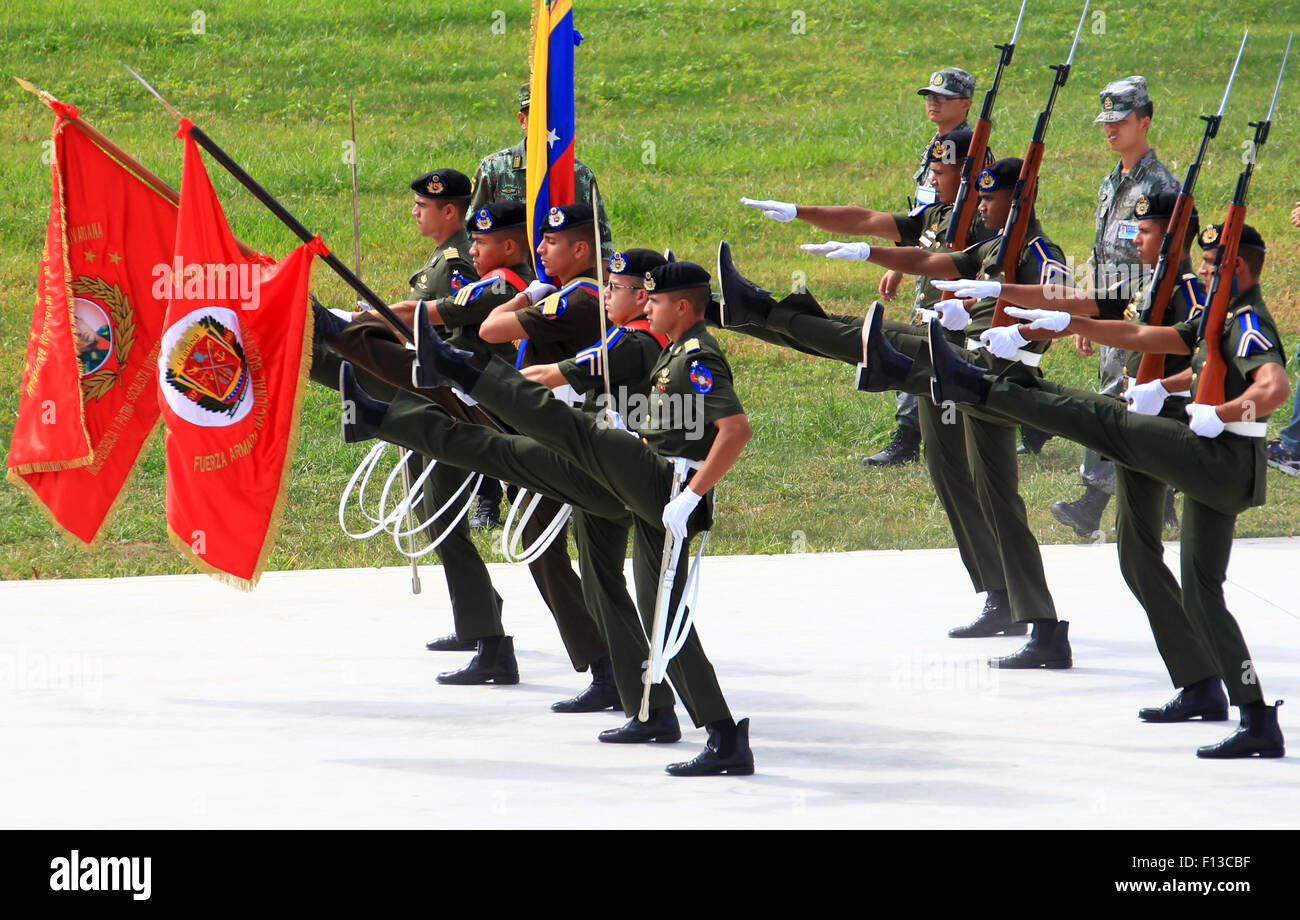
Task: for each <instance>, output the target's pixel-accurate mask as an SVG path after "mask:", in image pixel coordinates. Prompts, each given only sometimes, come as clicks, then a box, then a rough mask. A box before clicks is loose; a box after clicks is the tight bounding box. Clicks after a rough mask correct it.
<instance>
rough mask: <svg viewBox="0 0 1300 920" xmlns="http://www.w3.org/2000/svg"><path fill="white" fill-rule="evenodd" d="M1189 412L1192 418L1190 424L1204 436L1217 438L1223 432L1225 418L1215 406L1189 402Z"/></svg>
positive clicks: (1193, 429)
mask: <svg viewBox="0 0 1300 920" xmlns="http://www.w3.org/2000/svg"><path fill="white" fill-rule="evenodd" d="M1187 414H1188V416H1189V417H1190V418H1191V420H1192V421H1191V424H1190V425H1189V426H1188V427H1190V428H1191V429H1192V431H1194V432H1196V433H1197V434H1199V435H1200V436H1201V437H1203V438H1217V437H1218V436H1219V435H1221V434H1223V419H1221V418H1219V413H1218V411H1217V410H1216V409H1215V407H1214V406H1206V405H1204V404H1202V403H1188V404H1187Z"/></svg>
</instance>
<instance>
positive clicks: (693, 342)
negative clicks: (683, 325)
mask: <svg viewBox="0 0 1300 920" xmlns="http://www.w3.org/2000/svg"><path fill="white" fill-rule="evenodd" d="M699 350H700V340H699V339H687V340H686V341H685V342H682V354H684V355H689V354H690V353H691V352H693V351H699Z"/></svg>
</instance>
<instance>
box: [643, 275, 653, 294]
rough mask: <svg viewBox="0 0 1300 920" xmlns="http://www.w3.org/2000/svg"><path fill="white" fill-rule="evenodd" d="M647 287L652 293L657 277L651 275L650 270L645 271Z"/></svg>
mask: <svg viewBox="0 0 1300 920" xmlns="http://www.w3.org/2000/svg"><path fill="white" fill-rule="evenodd" d="M645 289H646V290H647V291H649V292H651V293H654V289H655V279H654V278H652V277H650V273H649V272H646V273H645Z"/></svg>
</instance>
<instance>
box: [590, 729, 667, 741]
mask: <svg viewBox="0 0 1300 920" xmlns="http://www.w3.org/2000/svg"><path fill="white" fill-rule="evenodd" d="M604 734H605V733H604V732H601V733H600V734H599V735H597V736H596V740H597V741H603V742H605V743H606V744H675V743H677V742H678V741H681V740H682V733H681V732H680V731H679V732H677V733H675V734H657V735H650V736H649V737H645V736H643V737H640V738H626V737H624V738H606V737H604Z"/></svg>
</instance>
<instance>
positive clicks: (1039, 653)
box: [989, 620, 1074, 669]
mask: <svg viewBox="0 0 1300 920" xmlns="http://www.w3.org/2000/svg"><path fill="white" fill-rule="evenodd" d="M1033 623H1034V631H1033V632H1032V633H1030V636H1029V641H1028V642H1026V643H1025V644H1024V646H1023V647H1022V648H1021V649H1020V651H1018V652H1014V653H1013V654H1010V655H1003V656H1002V657H1001V658H990V659H989V667H990V668H1051V669H1059V668H1069V667H1073V666H1074V659H1073V658H1072V657H1071V654H1070V636H1069V633H1070V624H1069V623H1068V622H1066V621H1065V620H1034V621H1033Z"/></svg>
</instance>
